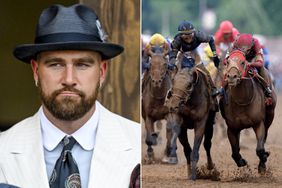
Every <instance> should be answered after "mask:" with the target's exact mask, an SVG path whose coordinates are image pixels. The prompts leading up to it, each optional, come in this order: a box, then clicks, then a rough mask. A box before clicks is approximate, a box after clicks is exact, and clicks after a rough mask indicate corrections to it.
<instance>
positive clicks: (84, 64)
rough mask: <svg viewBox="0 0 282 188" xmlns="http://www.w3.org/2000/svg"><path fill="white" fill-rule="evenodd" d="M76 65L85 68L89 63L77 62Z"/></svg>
mask: <svg viewBox="0 0 282 188" xmlns="http://www.w3.org/2000/svg"><path fill="white" fill-rule="evenodd" d="M76 67H78V68H82V69H86V68H88V67H90V65H89V64H87V63H77V64H76Z"/></svg>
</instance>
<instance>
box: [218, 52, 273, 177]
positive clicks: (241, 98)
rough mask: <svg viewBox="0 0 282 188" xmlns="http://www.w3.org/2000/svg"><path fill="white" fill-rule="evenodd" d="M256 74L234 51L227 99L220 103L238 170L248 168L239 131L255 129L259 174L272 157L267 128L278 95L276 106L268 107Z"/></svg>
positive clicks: (229, 60)
mask: <svg viewBox="0 0 282 188" xmlns="http://www.w3.org/2000/svg"><path fill="white" fill-rule="evenodd" d="M250 73H252V74H250ZM255 74H256V70H255V69H252V68H249V66H248V62H247V61H246V59H245V56H244V54H243V53H242V52H241V51H238V50H235V51H232V52H231V53H230V56H229V58H228V59H227V68H226V79H227V83H228V86H227V89H226V96H227V97H226V98H225V99H221V100H220V110H221V114H222V116H223V118H224V119H225V121H226V124H227V127H228V130H227V135H228V139H229V142H230V144H231V148H232V158H233V159H234V161H235V162H236V164H237V166H238V167H241V166H245V165H247V162H246V160H245V159H244V158H242V156H241V155H240V146H239V140H240V131H241V130H243V129H246V128H251V127H252V128H253V130H254V132H255V134H256V138H257V148H256V154H257V156H258V157H259V160H260V162H259V165H258V172H259V173H264V172H265V170H266V166H265V163H266V161H267V157H268V156H269V152H266V151H265V149H264V144H265V141H266V138H267V132H268V128H269V127H270V125H271V123H272V121H273V118H274V109H275V106H276V94H275V91H274V90H273V94H272V98H273V103H272V105H270V106H266V105H265V96H264V93H263V88H262V87H261V85H260V84H259V83H258V81H257V80H256V78H253V77H252V76H250V75H255Z"/></svg>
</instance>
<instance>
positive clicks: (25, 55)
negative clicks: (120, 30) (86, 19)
mask: <svg viewBox="0 0 282 188" xmlns="http://www.w3.org/2000/svg"><path fill="white" fill-rule="evenodd" d="M56 50H91V51H96V52H99V53H100V54H101V56H102V59H103V60H107V59H111V58H113V57H116V56H117V55H119V54H121V53H122V52H123V50H124V48H123V47H122V46H120V45H118V44H113V43H102V42H79V41H74V42H61V43H60V42H57V43H44V44H23V45H19V46H17V47H15V49H14V52H13V54H14V56H15V57H16V58H17V59H19V60H21V61H23V62H25V63H30V61H31V60H32V59H36V55H37V54H38V53H40V52H44V51H56Z"/></svg>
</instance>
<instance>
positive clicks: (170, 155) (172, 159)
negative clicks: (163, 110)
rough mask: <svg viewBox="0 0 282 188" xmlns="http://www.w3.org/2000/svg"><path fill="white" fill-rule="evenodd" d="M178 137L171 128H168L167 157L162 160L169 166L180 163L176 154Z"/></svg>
mask: <svg viewBox="0 0 282 188" xmlns="http://www.w3.org/2000/svg"><path fill="white" fill-rule="evenodd" d="M178 132H179V131H178ZM177 135H178V133H175V132H174V130H172V128H171V127H167V129H166V139H167V142H166V149H165V156H164V157H163V159H162V162H163V163H167V164H177V163H178V158H177V154H176V149H177V145H176V141H177Z"/></svg>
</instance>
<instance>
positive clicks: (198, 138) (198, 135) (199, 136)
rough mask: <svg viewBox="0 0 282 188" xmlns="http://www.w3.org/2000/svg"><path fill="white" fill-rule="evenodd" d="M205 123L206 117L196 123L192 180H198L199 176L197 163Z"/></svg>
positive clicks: (192, 156)
mask: <svg viewBox="0 0 282 188" xmlns="http://www.w3.org/2000/svg"><path fill="white" fill-rule="evenodd" d="M205 123H206V118H204V119H203V120H201V121H200V122H197V123H195V127H194V132H195V137H194V146H193V150H192V153H191V170H192V176H191V179H192V180H196V177H197V163H198V161H199V148H200V145H201V142H202V139H203V136H204V132H205Z"/></svg>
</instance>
